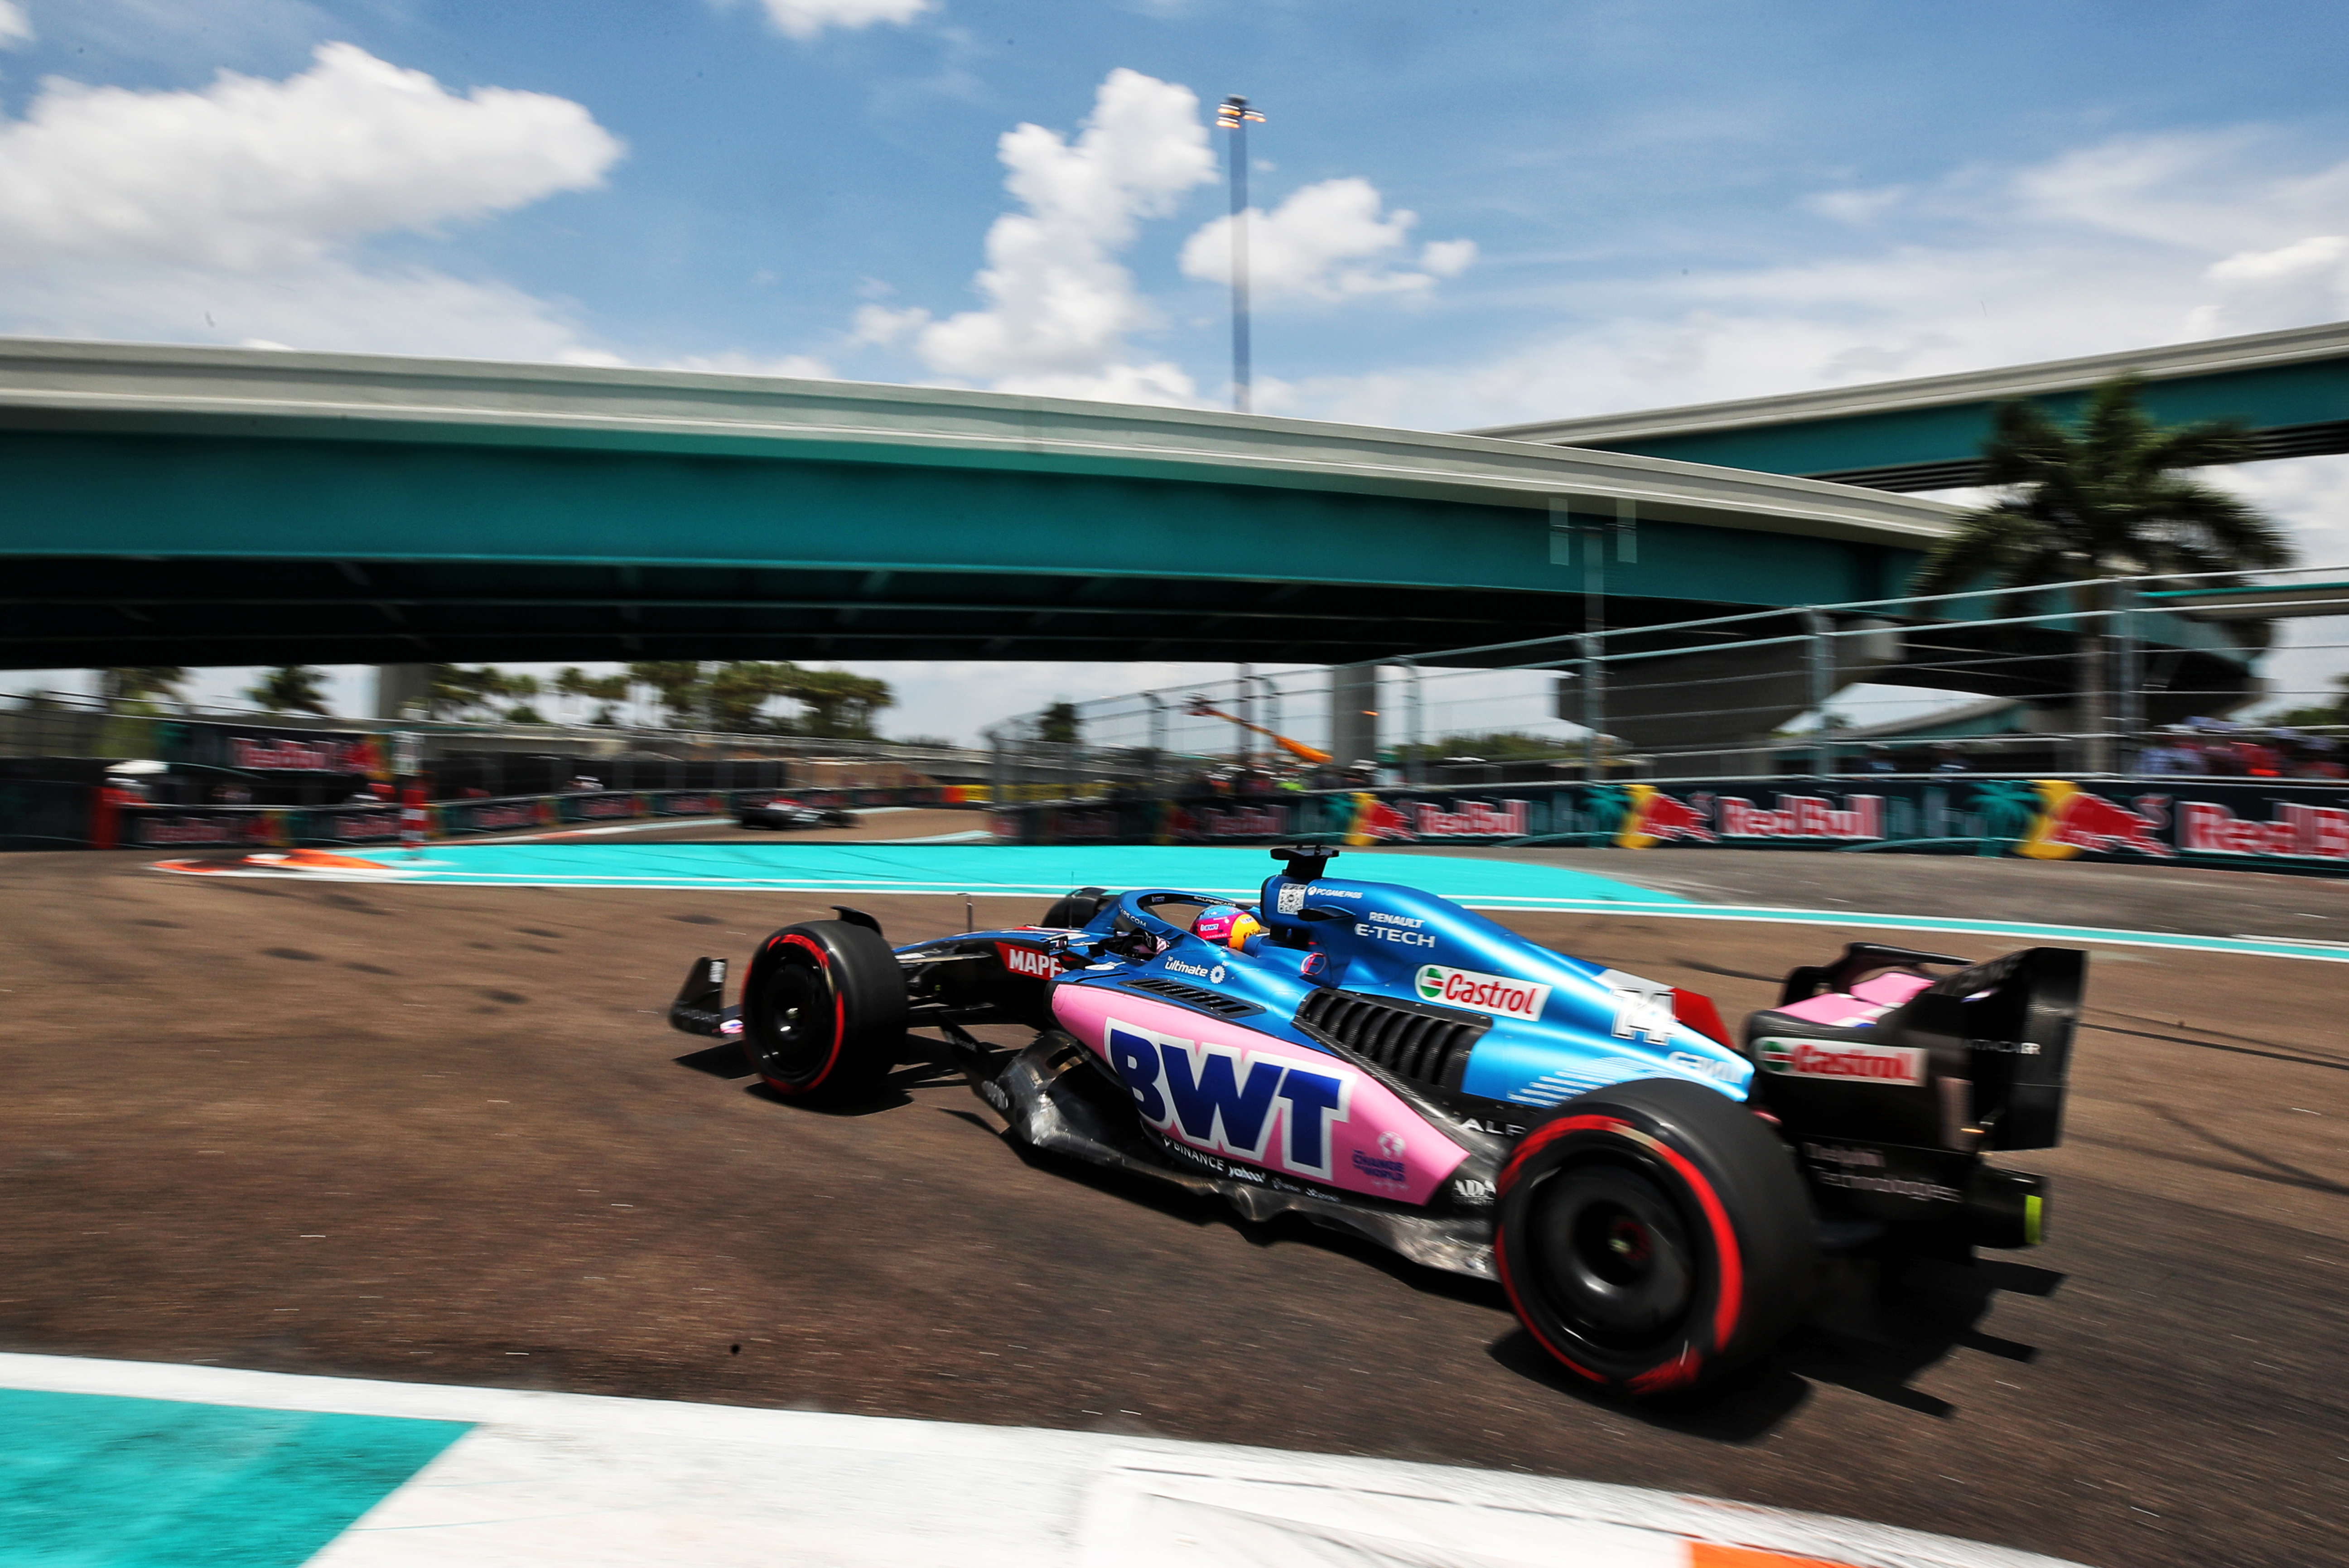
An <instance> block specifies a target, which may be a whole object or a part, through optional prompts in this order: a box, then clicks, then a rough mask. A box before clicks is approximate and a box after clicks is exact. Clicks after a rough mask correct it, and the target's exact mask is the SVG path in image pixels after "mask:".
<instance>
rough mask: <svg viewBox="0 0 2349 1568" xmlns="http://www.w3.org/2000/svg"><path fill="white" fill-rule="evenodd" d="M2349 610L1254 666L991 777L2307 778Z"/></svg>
mask: <svg viewBox="0 0 2349 1568" xmlns="http://www.w3.org/2000/svg"><path fill="white" fill-rule="evenodd" d="M2345 617H2349V567H2341V566H2331V567H2308V568H2295V569H2292V570H2286V571H2267V572H2257V573H2249V572H2245V573H2206V574H2198V575H2196V576H2191V577H2182V576H2166V577H2133V578H2106V579H2098V580H2095V581H2089V582H2081V583H2067V584H2055V585H2049V586H2046V587H2036V588H2032V589H2027V590H2011V591H2005V592H1997V593H1984V592H1970V593H1964V594H1949V595H1940V596H1932V597H1901V598H1889V599H1870V600H1855V601H1847V602H1841V603H1830V604H1820V605H1816V606H1806V607H1793V608H1785V609H1765V610H1755V611H1750V612H1744V613H1740V614H1735V615H1725V616H1713V617H1706V618H1696V619H1690V620H1684V621H1679V622H1672V623H1668V624H1661V625H1650V626H1636V627H1622V628H1615V629H1612V630H1600V631H1595V632H1594V631H1574V632H1567V633H1561V634H1560V635H1558V636H1556V637H1550V638H1543V639H1532V640H1528V641H1521V642H1512V643H1506V644H1492V645H1485V646H1479V647H1470V648H1461V649H1449V650H1445V651H1443V652H1438V653H1431V654H1419V655H1413V656H1411V657H1407V658H1405V657H1398V658H1394V659H1386V660H1381V661H1377V662H1374V663H1371V664H1365V665H1357V666H1351V667H1347V668H1343V669H1338V670H1323V669H1297V668H1289V669H1282V670H1269V671H1262V672H1257V671H1251V670H1247V669H1246V667H1241V669H1240V670H1238V671H1237V672H1236V673H1235V674H1234V675H1233V676H1232V677H1231V678H1229V679H1226V680H1219V681H1215V682H1208V683H1204V684H1198V685H1188V686H1184V687H1178V688H1164V689H1160V690H1156V691H1141V692H1133V693H1127V694H1123V695H1120V696H1115V697H1108V698H1101V699H1095V700H1092V701H1085V702H1079V703H1074V704H1067V705H1063V706H1062V707H1061V708H1059V709H1057V710H1050V709H1048V710H1044V711H1039V712H1036V713H1030V714H1025V715H1021V716H1020V717H1019V718H1018V719H1015V720H1011V721H1009V722H1004V723H1002V724H999V725H998V726H996V727H995V728H994V729H993V730H991V731H990V732H988V740H989V742H990V747H991V750H992V753H993V759H992V760H993V765H992V769H991V774H990V778H991V782H992V783H993V784H995V785H996V792H997V794H998V795H999V798H1001V799H1003V800H1005V801H1019V800H1046V799H1105V798H1112V797H1117V796H1120V795H1124V794H1134V793H1137V792H1139V793H1146V794H1166V793H1168V792H1170V791H1180V790H1182V789H1185V788H1186V787H1189V786H1191V785H1193V784H1196V783H1198V782H1199V781H1200V780H1202V779H1216V778H1222V779H1226V780H1229V779H1232V778H1239V779H1249V778H1253V777H1255V776H1256V775H1262V777H1264V778H1266V779H1269V780H1272V781H1276V782H1277V784H1281V785H1287V786H1291V787H1303V788H1308V789H1311V788H1331V787H1337V786H1340V785H1351V786H1358V787H1359V786H1363V785H1372V786H1377V785H1384V786H1402V785H1411V786H1429V785H1436V786H1445V785H1468V784H1535V783H1549V784H1563V783H1568V782H1577V781H1579V782H1600V781H1607V780H1626V779H1643V780H1658V781H1661V780H1702V779H1719V778H1727V779H1767V778H1785V777H1806V776H1816V777H1831V776H1835V775H1837V774H1847V773H1855V772H1870V773H1891V774H1924V773H1930V772H1935V771H1940V772H1978V773H2010V774H2041V773H2064V774H2091V775H2103V774H2116V775H2123V776H2136V775H2139V774H2178V773H2188V774H2214V775H2230V774H2233V775H2243V776H2263V775H2264V774H2267V773H2269V772H2274V773H2277V774H2291V773H2292V772H2294V771H2295V770H2299V771H2305V770H2308V769H2312V768H2313V769H2318V770H2322V769H2323V768H2324V767H2325V766H2326V765H2327V759H2331V761H2333V762H2336V763H2337V762H2338V761H2339V760H2340V758H2341V756H2342V755H2343V754H2344V753H2342V752H2341V751H2339V750H2337V749H2334V744H2335V742H2338V741H2341V740H2344V739H2349V725H2344V723H2343V722H2340V721H2341V720H2342V719H2343V718H2344V714H2343V713H2342V712H2341V711H2339V710H2338V708H2337V704H2338V703H2339V702H2340V701H2342V700H2343V698H2344V691H2343V689H2342V688H2341V687H2340V686H2338V685H2337V684H2335V683H2333V681H2332V680H2328V679H2325V678H2324V675H2323V672H2324V671H2325V670H2326V668H2327V667H2328V666H2329V667H2330V669H2332V670H2338V669H2340V668H2341V665H2342V655H2343V652H2344V649H2349V641H2344V638H2343V636H2342V632H2343V629H2344V628H2343V618H2345ZM2277 628H2282V631H2281V633H2279V632H2278V629H2277ZM2271 642H2274V643H2275V644H2276V645H2277V646H2275V647H2273V648H2272V649H2271V647H2270V646H2269V645H2270V643H2271ZM2263 664H2264V665H2266V666H2268V667H2270V668H2272V669H2276V670H2282V671H2283V672H2284V674H2283V677H2282V680H2274V679H2271V678H2270V677H2268V676H2266V675H2265V674H2263V673H2262V668H2261V667H2262V665H2263ZM2326 703H2333V704H2336V707H2335V711H2333V713H2332V714H2330V715H2329V716H2327V717H2324V718H2322V719H2319V720H2317V721H2314V722H2305V723H2302V724H2301V725H2298V726H2296V729H2297V731H2298V733H2297V734H2296V735H2294V736H2292V737H2287V738H2286V739H2285V740H2284V741H2283V742H2282V744H2281V745H2280V746H2279V745H2278V744H2276V743H2274V742H2272V740H2271V737H2269V736H2267V735H2265V734H2263V733H2253V731H2256V730H2259V729H2260V728H2261V727H2260V726H2256V725H2253V726H2249V727H2246V726H2242V725H2240V724H2236V723H2234V722H2232V721H2230V719H2229V717H2228V716H2229V715H2230V714H2235V713H2239V712H2240V711H2243V710H2245V709H2247V708H2249V707H2251V706H2252V705H2253V704H2257V705H2258V706H2259V707H2260V708H2261V710H2262V711H2276V710H2280V709H2284V708H2288V707H2304V708H2321V707H2323V705H2324V704H2326ZM1276 737H1278V739H1276ZM1300 747H1301V748H1302V750H1301V751H1300ZM1311 753H1319V756H1316V755H1313V754H1311ZM2262 753H2272V754H2265V755H2263V754H2262Z"/></svg>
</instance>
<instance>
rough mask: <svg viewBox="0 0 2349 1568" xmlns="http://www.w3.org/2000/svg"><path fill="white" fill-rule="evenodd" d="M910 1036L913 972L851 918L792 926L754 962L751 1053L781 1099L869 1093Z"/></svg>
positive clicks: (747, 1004) (745, 997) (745, 1013)
mask: <svg viewBox="0 0 2349 1568" xmlns="http://www.w3.org/2000/svg"><path fill="white" fill-rule="evenodd" d="M904 1040H905V976H904V974H903V972H902V971H900V970H899V969H898V968H897V958H896V955H895V953H893V952H891V951H890V950H889V944H888V943H887V942H885V941H884V940H882V939H881V936H880V934H879V933H878V932H876V931H874V930H871V929H867V928H866V927H864V926H854V925H850V924H849V923H848V922H847V921H845V920H810V921H808V922H806V923H805V924H803V925H797V926H785V927H784V928H783V929H781V930H780V931H777V932H776V933H775V934H774V935H773V936H771V937H769V938H768V939H767V940H766V942H765V943H764V945H762V946H761V948H760V949H759V952H758V956H756V957H755V958H753V959H752V960H751V961H750V976H749V978H748V979H747V980H745V981H743V984H742V1052H743V1054H744V1055H745V1056H747V1057H748V1058H749V1059H750V1066H751V1069H752V1070H753V1071H754V1072H756V1073H757V1074H758V1075H759V1076H760V1077H761V1078H763V1079H764V1080H766V1084H767V1086H768V1087H769V1088H771V1089H772V1090H774V1091H775V1093H777V1094H779V1095H784V1096H789V1097H791V1098H792V1099H795V1100H806V1101H810V1102H813V1103H840V1102H844V1101H852V1100H856V1099H860V1098H865V1097H869V1096H871V1095H872V1094H873V1093H874V1091H875V1090H877V1089H878V1088H879V1087H880V1086H881V1081H882V1080H883V1079H884V1078H885V1077H887V1076H888V1075H889V1070H890V1069H891V1068H893V1067H895V1065H896V1064H897V1056H898V1053H899V1047H900V1045H901V1044H902V1043H903V1042H904Z"/></svg>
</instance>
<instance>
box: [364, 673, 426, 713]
mask: <svg viewBox="0 0 2349 1568" xmlns="http://www.w3.org/2000/svg"><path fill="white" fill-rule="evenodd" d="M431 696H432V667H431V666H430V665H429V664H378V665H377V666H376V667H375V716H376V717H377V718H378V719H404V718H407V717H408V712H407V710H408V708H409V704H411V703H423V702H427V701H429V700H430V699H431Z"/></svg>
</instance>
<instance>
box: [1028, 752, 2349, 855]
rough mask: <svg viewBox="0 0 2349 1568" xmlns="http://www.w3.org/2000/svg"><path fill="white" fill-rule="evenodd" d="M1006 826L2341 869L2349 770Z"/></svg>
mask: <svg viewBox="0 0 2349 1568" xmlns="http://www.w3.org/2000/svg"><path fill="white" fill-rule="evenodd" d="M989 826H990V827H991V828H992V830H993V832H994V835H995V836H996V838H997V839H998V840H999V842H1002V843H1007V844H1045V843H1069V842H1075V841H1084V842H1092V843H1112V842H1113V843H1124V844H1215V843H1223V844H1230V843H1271V842H1273V841H1275V840H1279V839H1289V838H1305V839H1311V840H1319V841H1321V842H1327V843H1335V844H1343V845H1349V846H1355V847H1360V848H1373V847H1377V846H1382V845H1390V844H1422V843H1430V842H1437V843H1473V844H1491V845H1511V844H1515V845H1559V846H1586V847H1594V848H1597V847H1606V848H1617V849H1636V850H1657V849H1769V850H1795V849H1810V850H1827V851H1833V852H1837V853H1843V854H1870V853H1878V852H1881V853H1887V854H1904V853H1906V854H1951V853H1958V854H1972V855H1981V856H2019V857H2024V858H2029V859H2038V860H2070V859H2088V860H2116V861H2135V862H2137V863H2140V864H2153V865H2160V864H2172V865H2189V864H2190V865H2203V866H2232V867H2241V868H2257V869H2260V870H2263V871H2301V872H2311V873H2315V874H2318V875H2325V874H2331V875H2349V785H2344V784H2332V783H2324V782H2307V783H2302V782H2300V781H2283V780H2251V779H2240V780H2221V779H2214V780H2209V781H2207V782H2205V781H2199V780H2185V779H2166V778H2148V779H2140V780H2135V781H2130V780H2125V779H2112V778H2095V779H2084V778H2070V779H2058V778H2035V779H2034V778H2008V777H2002V776H1990V775H1980V776H1977V775H1968V774H1949V775H1939V774H1937V775H1931V776H1924V777H1919V776H1906V777H1901V776H1889V777H1888V776H1878V775H1870V776H1868V777H1866V778H1835V779H1817V780H1811V779H1805V780H1788V781H1785V782H1784V783H1778V782H1774V781H1769V780H1760V779H1723V780H1714V781H1710V782H1705V781H1698V782H1671V781H1666V782H1661V783H1655V784H1650V783H1646V782H1624V783H1612V782H1610V783H1608V784H1555V785H1540V784H1536V785H1526V786H1518V787H1514V788H1512V787H1508V786H1503V787H1501V788H1497V789H1492V790H1475V791H1421V790H1394V789H1381V790H1343V791H1326V792H1321V791H1316V792H1299V793H1291V794H1283V795H1281V796H1280V797H1279V799H1278V803H1277V804H1269V805H1258V804H1256V803H1252V802H1239V801H1233V800H1230V799H1228V798H1224V797H1206V798H1191V797H1167V798H1156V799H1129V800H1120V801H1115V802H1101V801H1089V802H1083V803H1074V802H1071V803H1067V804H1064V805H1050V804H1044V805H1006V806H999V807H997V808H996V809H995V811H994V812H993V813H992V814H991V816H990V822H989Z"/></svg>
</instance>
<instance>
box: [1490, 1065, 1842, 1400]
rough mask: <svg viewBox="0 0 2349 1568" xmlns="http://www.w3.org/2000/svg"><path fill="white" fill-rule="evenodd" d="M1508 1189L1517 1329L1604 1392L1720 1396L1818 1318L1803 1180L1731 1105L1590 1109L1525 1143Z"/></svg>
mask: <svg viewBox="0 0 2349 1568" xmlns="http://www.w3.org/2000/svg"><path fill="white" fill-rule="evenodd" d="M1498 1186H1499V1192H1498V1195H1497V1199H1498V1201H1497V1210H1498V1211H1497V1215H1496V1222H1495V1229H1494V1245H1493V1253H1494V1263H1495V1268H1496V1269H1497V1271H1498V1272H1499V1274H1500V1276H1501V1283H1502V1285H1503V1287H1504V1288H1505V1289H1506V1291H1507V1292H1508V1295H1509V1303H1510V1304H1511V1305H1512V1306H1513V1307H1515V1308H1516V1314H1517V1319H1518V1321H1519V1322H1520V1323H1522V1324H1525V1326H1526V1331H1527V1332H1528V1333H1530V1334H1532V1335H1533V1336H1534V1338H1535V1339H1536V1340H1537V1341H1538V1342H1539V1343H1540V1345H1542V1347H1543V1348H1544V1349H1545V1350H1547V1351H1548V1352H1549V1353H1550V1355H1553V1356H1554V1357H1556V1358H1557V1361H1558V1362H1559V1363H1560V1364H1561V1365H1563V1366H1566V1367H1567V1368H1568V1370H1569V1371H1571V1372H1574V1373H1575V1374H1577V1375H1578V1376H1581V1377H1583V1378H1585V1379H1587V1380H1588V1382H1590V1383H1591V1384H1592V1385H1594V1386H1597V1387H1599V1388H1600V1389H1604V1390H1607V1391H1609V1392H1614V1393H1622V1394H1630V1395H1655V1394H1663V1393H1667V1392H1671V1391H1675V1390H1683V1389H1688V1388H1692V1387H1695V1386H1700V1385H1702V1384H1704V1383H1707V1382H1711V1381H1712V1380H1713V1379H1715V1378H1717V1377H1719V1376H1723V1374H1725V1373H1727V1372H1730V1371H1732V1370H1733V1369H1734V1368H1736V1367H1737V1366H1741V1365H1743V1364H1744V1363H1745V1362H1747V1361H1750V1360H1752V1359H1753V1358H1754V1356H1756V1355H1760V1354H1762V1353H1763V1352H1764V1351H1766V1350H1768V1349H1769V1348H1770V1347H1771V1346H1772V1345H1775V1344H1776V1343H1777V1341H1778V1340H1779V1339H1780V1338H1781V1337H1782V1336H1783V1335H1784V1334H1785V1332H1786V1331H1787V1330H1788V1329H1789V1328H1791V1327H1792V1326H1793V1325H1794V1324H1795V1320H1796V1319H1797V1318H1798V1317H1799V1316H1800V1315H1801V1314H1802V1312H1803V1310H1804V1308H1805V1307H1806V1305H1808V1303H1809V1300H1810V1293H1811V1281H1812V1275H1813V1272H1814V1271H1815V1269H1816V1242H1815V1241H1814V1237H1813V1230H1812V1220H1811V1206H1810V1199H1809V1197H1808V1195H1807V1194H1806V1192H1805V1190H1804V1189H1803V1183H1802V1179H1801V1178H1800V1176H1798V1175H1797V1174H1796V1173H1795V1166H1794V1161H1793V1160H1792V1159H1791V1158H1789V1157H1788V1154H1787V1151H1786V1148H1785V1145H1784V1144H1783V1143H1781V1142H1780V1141H1779V1139H1778V1138H1777V1137H1776V1136H1775V1134H1774V1133H1772V1132H1771V1131H1770V1130H1769V1128H1767V1127H1764V1125H1763V1123H1762V1121H1761V1119H1760V1118H1759V1117H1757V1116H1754V1114H1753V1113H1752V1112H1751V1111H1749V1110H1747V1109H1746V1108H1745V1107H1744V1106H1741V1105H1739V1104H1737V1103H1736V1102H1734V1101H1733V1100H1730V1099H1728V1098H1726V1097H1725V1096H1723V1095H1721V1094H1720V1093H1719V1092H1718V1091H1716V1090H1713V1089H1708V1088H1706V1087H1704V1086H1703V1085H1699V1084H1692V1083H1687V1082H1682V1081H1679V1080H1672V1079H1662V1078H1643V1079H1638V1080H1634V1081H1633V1082H1630V1083H1627V1084H1617V1085H1612V1086H1611V1087H1609V1088H1604V1089H1595V1090H1593V1091H1591V1092H1590V1093H1588V1094H1587V1095H1581V1096H1577V1097H1576V1098H1574V1099H1571V1100H1568V1102H1567V1103H1566V1104H1564V1105H1562V1106H1558V1107H1557V1110H1556V1111H1555V1112H1554V1113H1553V1114H1552V1115H1551V1116H1549V1117H1548V1118H1547V1119H1546V1120H1544V1121H1542V1122H1541V1123H1539V1124H1537V1126H1536V1127H1534V1128H1533V1130H1532V1131H1530V1132H1528V1133H1527V1134H1526V1136H1525V1137H1524V1138H1523V1139H1522V1140H1520V1141H1519V1143H1518V1144H1517V1147H1516V1152H1515V1153H1514V1154H1512V1155H1511V1156H1510V1158H1509V1162H1508V1163H1507V1165H1506V1166H1504V1167H1503V1168H1502V1170H1501V1176H1500V1180H1499V1183H1498Z"/></svg>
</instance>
